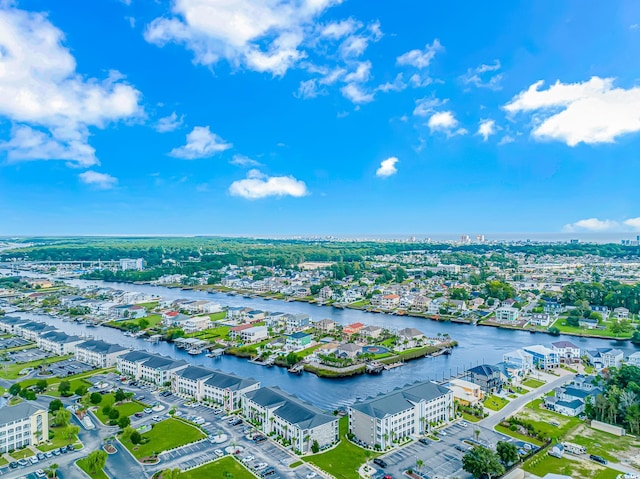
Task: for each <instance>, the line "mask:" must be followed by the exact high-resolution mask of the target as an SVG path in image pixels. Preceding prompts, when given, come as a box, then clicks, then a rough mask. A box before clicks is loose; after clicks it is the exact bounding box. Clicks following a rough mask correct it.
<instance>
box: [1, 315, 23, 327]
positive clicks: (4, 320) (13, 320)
mask: <svg viewBox="0 0 640 479" xmlns="http://www.w3.org/2000/svg"><path fill="white" fill-rule="evenodd" d="M0 323H3V324H11V325H16V324H27V323H28V321H26V320H24V319H21V318H16V317H15V316H5V317H3V318H0Z"/></svg>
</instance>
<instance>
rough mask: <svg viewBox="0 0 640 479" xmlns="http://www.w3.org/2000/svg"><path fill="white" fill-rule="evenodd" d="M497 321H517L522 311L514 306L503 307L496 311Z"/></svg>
mask: <svg viewBox="0 0 640 479" xmlns="http://www.w3.org/2000/svg"><path fill="white" fill-rule="evenodd" d="M495 313H496V321H499V322H501V323H509V322H513V321H516V320H517V319H518V318H519V317H520V310H519V309H518V308H514V307H513V306H501V307H499V308H498V309H496V311H495Z"/></svg>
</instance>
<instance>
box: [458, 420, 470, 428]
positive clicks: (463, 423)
mask: <svg viewBox="0 0 640 479" xmlns="http://www.w3.org/2000/svg"><path fill="white" fill-rule="evenodd" d="M460 425H461V426H462V427H467V426H468V424H467V421H460Z"/></svg>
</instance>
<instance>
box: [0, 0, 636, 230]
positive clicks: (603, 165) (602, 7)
mask: <svg viewBox="0 0 640 479" xmlns="http://www.w3.org/2000/svg"><path fill="white" fill-rule="evenodd" d="M0 5H1V7H0V234H5V235H11V234H23V235H33V234H256V235H290V234H303V235H306V234H364V233H368V234H372V233H380V234H383V233H387V234H393V233H397V234H402V233H442V232H466V233H476V232H482V233H485V234H490V233H492V232H561V231H565V232H576V233H577V232H618V231H619V232H628V233H631V232H636V231H640V195H638V193H637V192H638V178H640V86H639V82H640V61H639V58H638V52H639V51H640V4H638V3H637V2H633V1H626V2H625V1H622V2H597V1H586V2H584V1H580V2H578V1H567V2H557V1H538V2H501V3H500V4H499V5H498V4H496V6H491V5H489V6H487V5H486V4H483V3H479V2H467V3H466V4H458V5H456V6H452V5H451V3H450V2H423V1H417V0H411V1H409V0H398V1H395V2H383V1H371V0H344V1H342V2H340V1H338V0H264V1H261V2H257V1H255V0H178V1H169V2H166V1H158V2H148V1H142V0H130V1H121V0H101V1H97V2H96V1H92V2H87V1H86V0H67V1H64V2H50V1H16V2H12V1H6V0H5V1H0Z"/></svg>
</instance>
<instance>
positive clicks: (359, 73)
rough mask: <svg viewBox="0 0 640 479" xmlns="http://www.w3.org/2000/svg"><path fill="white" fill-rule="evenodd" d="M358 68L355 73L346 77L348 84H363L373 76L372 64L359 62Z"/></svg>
mask: <svg viewBox="0 0 640 479" xmlns="http://www.w3.org/2000/svg"><path fill="white" fill-rule="evenodd" d="M357 65H358V66H357V67H356V69H355V70H354V71H352V72H351V73H349V74H347V75H346V76H345V77H344V81H345V82H347V83H363V82H366V81H367V80H369V77H370V76H371V62H370V61H366V62H358V64H357Z"/></svg>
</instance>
